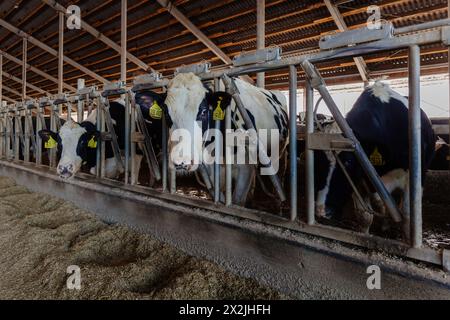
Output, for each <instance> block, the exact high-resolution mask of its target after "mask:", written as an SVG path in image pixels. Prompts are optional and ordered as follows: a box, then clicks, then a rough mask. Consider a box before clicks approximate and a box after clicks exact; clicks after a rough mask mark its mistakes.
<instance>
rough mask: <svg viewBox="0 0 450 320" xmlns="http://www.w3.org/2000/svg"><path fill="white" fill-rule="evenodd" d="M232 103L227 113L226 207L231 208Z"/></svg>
mask: <svg viewBox="0 0 450 320" xmlns="http://www.w3.org/2000/svg"><path fill="white" fill-rule="evenodd" d="M231 118H232V114H231V103H230V104H229V105H228V106H227V110H226V111H225V141H224V142H225V145H226V146H227V147H226V148H225V205H226V206H228V207H229V206H231V205H232V202H233V171H232V166H231V162H232V159H231V158H232V151H233V149H232V148H231V147H230V148H229V147H228V142H229V141H228V133H231Z"/></svg>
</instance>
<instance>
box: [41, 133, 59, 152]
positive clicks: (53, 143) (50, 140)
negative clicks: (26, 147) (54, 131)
mask: <svg viewBox="0 0 450 320" xmlns="http://www.w3.org/2000/svg"><path fill="white" fill-rule="evenodd" d="M57 146H58V142H56V140H55V139H53V138H52V136H50V137H49V138H48V141H47V142H45V143H44V148H45V149H54V148H56V147H57Z"/></svg>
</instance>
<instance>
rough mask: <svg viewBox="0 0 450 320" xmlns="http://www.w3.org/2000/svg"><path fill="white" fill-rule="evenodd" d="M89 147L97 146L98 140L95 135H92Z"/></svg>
mask: <svg viewBox="0 0 450 320" xmlns="http://www.w3.org/2000/svg"><path fill="white" fill-rule="evenodd" d="M88 148H91V149H95V148H97V141H96V140H95V137H92V138H91V140H89V142H88Z"/></svg>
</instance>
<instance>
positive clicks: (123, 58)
mask: <svg viewBox="0 0 450 320" xmlns="http://www.w3.org/2000/svg"><path fill="white" fill-rule="evenodd" d="M127 7H128V0H122V6H121V8H122V14H121V27H120V30H121V52H120V80H121V81H124V82H126V81H127V10H128V8H127Z"/></svg>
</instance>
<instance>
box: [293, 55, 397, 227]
mask: <svg viewBox="0 0 450 320" xmlns="http://www.w3.org/2000/svg"><path fill="white" fill-rule="evenodd" d="M302 68H303V70H304V71H305V73H306V75H307V77H308V79H309V81H311V85H312V86H313V88H314V89H316V90H317V91H318V92H319V93H320V95H321V96H322V98H323V100H324V102H325V103H326V105H327V106H328V109H329V110H330V112H331V114H332V115H333V117H334V119H335V120H336V123H337V124H338V125H339V127H340V129H341V130H342V132H343V134H344V136H345V137H346V138H348V139H350V140H352V141H353V143H354V147H355V150H354V153H355V156H356V158H357V159H358V161H359V163H360V165H361V167H362V168H363V170H364V172H365V173H366V175H367V177H368V178H369V180H370V181H371V183H372V184H373V186H374V187H375V189H376V190H377V192H378V193H379V195H380V197H381V199H382V200H383V202H384V204H385V205H386V207H387V210H388V212H389V213H390V215H391V217H392V219H393V220H394V221H395V222H397V223H398V222H400V221H402V217H401V214H400V213H399V210H398V208H397V205H396V203H395V201H394V200H393V199H392V196H391V194H390V193H389V192H388V191H387V189H386V187H385V185H384V184H383V182H382V181H381V179H380V177H379V175H378V173H377V172H376V170H375V168H374V167H373V165H372V164H371V163H370V160H369V158H368V157H367V155H366V154H365V152H364V149H363V148H362V146H361V144H360V143H359V141H358V139H357V138H356V136H355V135H354V133H353V131H352V129H351V128H350V126H349V125H348V123H347V121H346V120H345V118H344V116H343V115H342V114H341V112H340V111H339V108H338V106H337V105H336V103H335V102H334V100H333V98H332V97H331V95H330V93H329V92H328V89H327V88H326V86H325V83H324V81H323V79H322V77H321V76H320V74H319V72H318V71H317V69H316V68H315V67H314V65H312V64H311V62H309V61H308V60H305V61H304V62H303V63H302Z"/></svg>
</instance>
